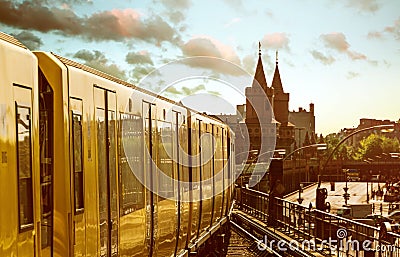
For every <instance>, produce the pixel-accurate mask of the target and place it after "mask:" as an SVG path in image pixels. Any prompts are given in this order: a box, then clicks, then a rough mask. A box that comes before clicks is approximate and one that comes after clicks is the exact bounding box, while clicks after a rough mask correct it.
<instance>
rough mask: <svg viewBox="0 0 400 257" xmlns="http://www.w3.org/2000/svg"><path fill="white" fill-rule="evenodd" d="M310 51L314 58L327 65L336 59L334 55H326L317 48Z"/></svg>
mask: <svg viewBox="0 0 400 257" xmlns="http://www.w3.org/2000/svg"><path fill="white" fill-rule="evenodd" d="M310 53H311V55H312V56H313V57H314V59H316V60H318V61H320V62H321V63H323V64H325V65H330V64H332V63H333V62H334V61H335V58H333V57H332V56H326V55H324V54H323V53H321V52H319V51H317V50H312V51H310Z"/></svg>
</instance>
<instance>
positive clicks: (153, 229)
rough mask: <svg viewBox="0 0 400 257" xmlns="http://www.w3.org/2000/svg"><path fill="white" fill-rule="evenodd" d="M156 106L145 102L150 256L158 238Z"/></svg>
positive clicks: (145, 163)
mask: <svg viewBox="0 0 400 257" xmlns="http://www.w3.org/2000/svg"><path fill="white" fill-rule="evenodd" d="M155 108H156V106H155V105H154V104H151V103H147V102H143V118H144V141H145V147H144V158H145V161H144V176H145V180H146V181H145V184H146V186H147V188H146V227H147V229H148V230H147V233H146V234H147V235H146V245H147V247H148V253H149V256H150V257H151V256H156V255H157V253H156V249H155V245H157V244H156V239H157V221H156V220H155V218H156V217H157V213H156V212H157V195H156V194H154V193H153V190H157V188H156V185H157V181H156V180H157V176H153V173H156V171H155V167H154V163H153V160H157V156H156V154H157V152H156V148H157V147H155V146H154V144H155V143H156V142H155V139H156V124H155V123H156V120H155V117H156V112H155V111H156V110H155Z"/></svg>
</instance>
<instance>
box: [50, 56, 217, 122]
mask: <svg viewBox="0 0 400 257" xmlns="http://www.w3.org/2000/svg"><path fill="white" fill-rule="evenodd" d="M51 54H52V55H54V56H55V57H56V58H57V59H58V60H60V61H61V62H62V63H63V64H64V65H67V66H71V67H74V68H77V69H80V70H83V71H86V72H89V73H92V74H94V75H96V76H99V77H102V78H105V79H107V80H110V81H113V82H115V83H118V84H121V85H124V86H126V87H129V88H132V89H135V90H137V91H140V92H142V93H145V94H148V95H151V96H153V97H155V98H158V99H160V100H164V101H167V102H169V103H172V104H175V105H179V106H181V107H184V108H187V109H188V110H190V111H192V112H196V113H197V114H200V115H203V116H205V117H208V118H211V119H214V120H216V121H218V122H222V123H224V124H225V122H223V121H222V120H221V119H219V118H217V117H216V116H214V115H208V114H205V113H201V112H199V111H196V110H193V109H191V108H189V107H187V106H185V105H183V104H182V103H180V102H176V101H173V100H171V99H169V98H166V97H164V96H160V95H157V94H155V93H154V92H151V91H149V90H146V89H144V88H141V87H138V86H136V85H134V84H131V83H128V82H126V81H124V80H122V79H119V78H117V77H114V76H111V75H109V74H107V73H104V72H102V71H99V70H96V69H94V68H91V67H89V66H87V65H84V64H81V63H78V62H75V61H72V60H70V59H68V58H65V57H63V56H60V55H58V54H55V53H53V52H52V53H51Z"/></svg>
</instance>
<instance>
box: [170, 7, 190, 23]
mask: <svg viewBox="0 0 400 257" xmlns="http://www.w3.org/2000/svg"><path fill="white" fill-rule="evenodd" d="M166 15H167V16H168V19H169V20H170V21H171V22H172V23H174V24H179V23H181V22H182V21H184V20H185V19H186V17H185V15H184V14H183V12H181V11H173V10H171V11H169V12H166Z"/></svg>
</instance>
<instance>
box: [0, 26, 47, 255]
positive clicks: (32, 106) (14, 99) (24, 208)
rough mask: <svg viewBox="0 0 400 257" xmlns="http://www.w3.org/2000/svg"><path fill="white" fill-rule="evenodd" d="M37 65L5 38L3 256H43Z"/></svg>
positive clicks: (1, 55) (0, 162) (0, 140)
mask: <svg viewBox="0 0 400 257" xmlns="http://www.w3.org/2000/svg"><path fill="white" fill-rule="evenodd" d="M37 75H38V73H37V59H36V58H35V56H34V55H33V54H32V53H30V52H29V51H28V50H27V49H26V48H24V46H23V45H21V44H20V43H19V42H18V41H16V40H15V39H14V38H13V37H11V36H8V35H6V34H3V33H0V154H1V156H0V189H1V191H2V193H1V194H0V206H1V210H0V224H1V226H0V256H38V255H39V254H40V247H39V246H40V234H38V233H37V231H38V230H39V229H40V225H41V223H40V198H39V195H38V194H34V192H37V191H38V190H39V188H40V186H39V180H40V179H39V162H38V156H39V144H38V140H37V138H38V133H39V124H38V120H39V118H38V117H39V114H38V108H37V106H38V104H37V98H38V91H37Z"/></svg>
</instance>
